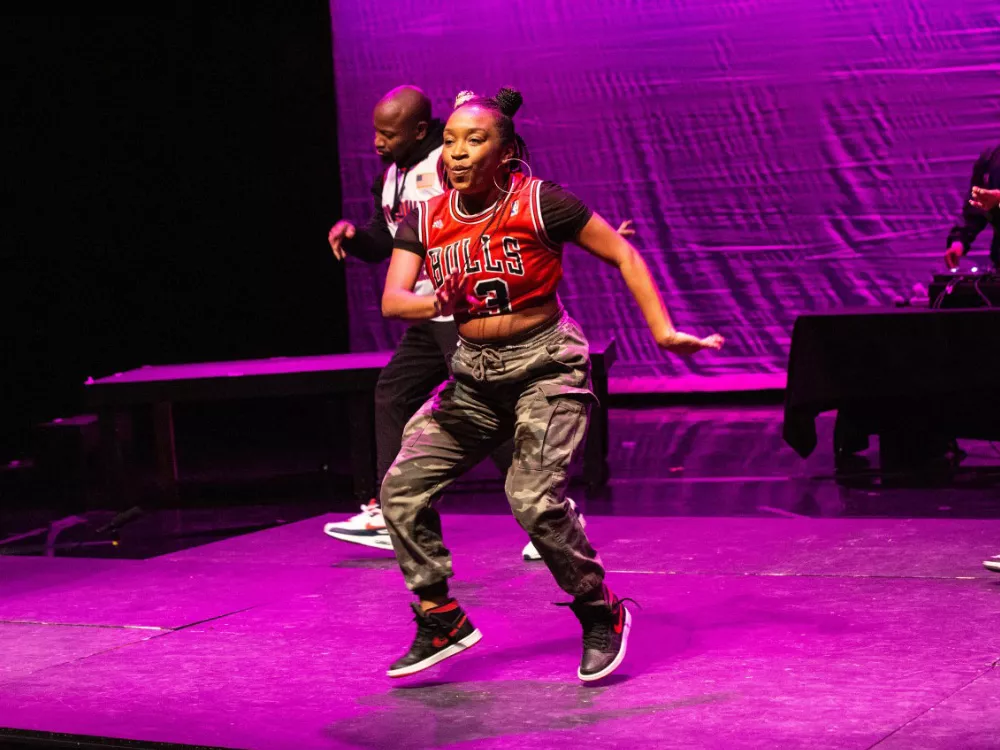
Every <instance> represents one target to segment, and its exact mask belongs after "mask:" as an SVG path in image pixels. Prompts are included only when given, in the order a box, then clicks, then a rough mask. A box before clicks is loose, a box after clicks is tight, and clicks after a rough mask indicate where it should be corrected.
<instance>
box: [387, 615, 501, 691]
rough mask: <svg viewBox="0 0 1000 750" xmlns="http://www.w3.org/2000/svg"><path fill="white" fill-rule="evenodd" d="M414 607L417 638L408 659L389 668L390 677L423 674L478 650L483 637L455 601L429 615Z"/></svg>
mask: <svg viewBox="0 0 1000 750" xmlns="http://www.w3.org/2000/svg"><path fill="white" fill-rule="evenodd" d="M411 606H412V607H413V611H414V613H415V614H416V617H414V618H413V619H414V620H416V623H417V635H416V637H415V638H414V639H413V644H412V645H411V646H410V650H409V651H408V652H407V654H406V656H404V657H403V658H401V659H398V660H396V661H395V662H393V664H392V666H390V667H389V671H388V672H387V674H388V675H389V676H390V677H406V676H407V675H411V674H416V673H417V672H422V671H423V670H425V669H427V668H428V667H433V666H434V665H435V664H437V663H439V662H442V661H444V660H445V659H447V658H448V657H450V656H455V654H460V653H461V652H463V651H465V649H467V648H470V647H472V646H475V645H476V644H477V643H479V641H480V640H481V639H482V637H483V634H482V633H480V632H479V631H478V630H477V629H476V627H475V626H474V625H473V624H472V621H471V620H469V616H468V615H467V614H465V611H464V610H463V609H462V608H461V607H460V606H459V604H458V602H457V601H455V600H454V599H451V600H450V601H448V602H446V603H445V604H442V605H441V606H440V607H435V608H434V609H430V610H427V611H426V612H424V611H423V610H422V609H421V608H420V605H419V604H412V605H411Z"/></svg>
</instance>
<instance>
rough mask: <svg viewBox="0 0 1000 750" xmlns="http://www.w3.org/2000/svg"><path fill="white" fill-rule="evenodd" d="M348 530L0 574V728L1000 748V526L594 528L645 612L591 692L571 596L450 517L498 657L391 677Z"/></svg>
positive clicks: (159, 735) (371, 569) (822, 523)
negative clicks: (995, 561) (580, 670)
mask: <svg viewBox="0 0 1000 750" xmlns="http://www.w3.org/2000/svg"><path fill="white" fill-rule="evenodd" d="M342 517H343V516H342V514H339V513H338V514H336V515H331V516H328V517H317V518H311V519H307V520H304V521H299V522H296V523H292V524H287V525H284V526H279V527H276V528H271V529H267V530H264V531H258V532H255V533H250V534H246V535H243V536H238V537H233V538H230V539H225V540H223V541H219V542H215V543H212V544H207V545H204V546H200V547H195V548H191V549H186V550H183V551H180V552H176V553H173V554H169V555H163V556H160V557H155V558H151V559H146V560H107V559H87V558H64V557H53V558H46V557H15V556H4V557H0V594H2V596H0V726H3V727H9V728H15V729H18V730H32V731H35V732H59V733H68V734H73V735H89V736H93V737H116V738H127V739H134V740H141V741H145V742H163V743H181V744H196V745H202V746H216V747H238V748H289V749H294V748H347V747H355V748H392V749H393V750H402V749H403V748H424V747H439V746H447V747H484V748H514V747H517V748H524V747H546V748H548V747H567V748H580V747H620V746H628V747H657V748H760V747H781V748H796V747H809V748H817V747H818V748H858V749H861V748H870V747H872V746H874V745H876V744H877V745H878V747H879V748H914V747H919V748H941V749H942V750H944V749H945V748H947V749H948V750H955V749H956V748H961V749H963V750H971V749H973V748H984V749H985V748H997V747H1000V707H998V704H997V701H996V695H997V693H998V691H1000V671H998V670H997V668H996V664H997V660H998V657H1000V630H998V628H997V625H996V623H997V610H998V608H1000V576H991V574H990V573H988V572H987V571H985V570H983V569H982V567H981V565H980V561H981V560H982V559H983V557H984V556H989V555H991V554H995V553H996V552H998V551H1000V521H996V520H969V519H885V518H839V519H834V518H814V519H810V518H802V517H796V518H793V517H771V518H766V517H764V518H762V517H756V518H752V517H751V518H727V517H721V518H720V517H716V518H691V517H655V518H654V517H620V516H618V517H615V516H592V517H591V519H590V530H591V534H592V537H593V540H594V542H595V545H596V546H597V547H598V548H599V550H600V551H601V554H602V556H603V558H604V560H605V563H606V564H607V566H608V568H609V571H611V572H610V576H609V582H610V583H611V585H612V586H613V587H614V588H615V589H616V590H617V591H619V592H620V593H621V594H622V595H624V596H631V597H634V598H635V599H637V600H638V601H639V603H640V604H641V605H642V609H641V610H636V612H635V624H634V630H633V638H632V641H631V645H630V649H629V655H628V657H627V659H626V661H625V663H624V665H623V667H622V668H621V669H620V671H619V672H618V673H617V674H616V675H615V676H614V677H613V678H611V679H610V680H609V681H607V682H605V683H603V684H598V685H597V686H593V687H584V686H582V685H581V684H580V683H579V682H578V681H577V679H576V677H575V670H576V665H577V660H578V656H579V649H580V641H579V631H578V625H577V623H576V621H575V619H574V618H573V616H572V615H571V614H570V613H569V612H568V611H567V610H565V609H563V608H557V607H554V606H552V602H556V601H562V600H564V596H563V595H562V594H561V592H559V591H558V590H557V589H556V587H555V586H554V584H553V583H552V581H551V579H550V577H549V575H548V573H547V571H546V570H545V569H544V567H542V566H541V565H540V564H529V563H524V562H522V561H521V560H520V557H519V550H520V548H521V546H522V544H523V542H524V541H525V540H524V537H523V535H522V533H521V531H520V530H519V529H518V528H517V527H516V525H515V523H514V522H513V520H512V519H511V518H510V517H507V516H502V515H487V514H481V515H471V514H466V515H459V514H455V513H449V514H447V515H446V516H445V531H446V535H447V540H448V542H449V546H450V547H451V548H452V551H453V552H454V554H455V557H456V573H457V575H456V580H455V583H454V587H453V589H454V592H455V593H456V594H457V595H458V596H459V597H460V599H461V600H462V602H463V603H464V604H465V605H466V607H467V608H468V610H469V611H470V614H471V616H472V617H473V619H474V621H475V623H476V625H477V626H478V627H479V628H480V629H481V630H482V632H483V634H484V639H483V641H482V642H481V643H480V644H479V645H477V646H476V647H475V648H474V649H472V650H471V651H469V652H468V653H466V654H464V655H461V656H459V657H457V658H455V659H452V660H450V661H449V662H446V663H445V664H443V665H441V666H439V667H437V668H435V669H432V670H430V671H428V672H425V673H424V674H423V675H420V676H416V677H414V678H410V679H407V680H401V681H390V680H389V679H387V678H386V677H385V676H384V671H385V668H386V666H387V664H388V663H389V662H390V661H392V660H393V659H394V658H395V657H397V656H398V655H400V654H401V653H402V651H404V650H405V647H406V646H407V645H408V642H409V639H410V637H411V635H412V627H413V626H412V623H411V621H410V616H409V615H408V612H409V610H408V607H407V603H408V601H409V598H408V596H407V594H406V592H405V591H404V590H403V587H402V583H401V579H400V576H399V574H398V572H397V570H396V569H395V565H394V563H393V562H392V560H391V558H390V556H389V555H388V554H387V553H383V552H378V551H374V550H368V549H366V548H363V547H356V546H350V545H345V544H341V543H338V542H335V541H333V540H330V539H328V538H327V537H325V536H324V535H323V534H322V531H321V528H322V525H323V522H324V521H325V520H328V519H329V518H337V519H340V518H342ZM14 734H15V735H17V736H19V737H20V738H21V740H22V741H23V742H27V738H29V735H25V734H23V733H14ZM8 736H9V733H8ZM0 744H3V740H0ZM5 746H6V745H5ZM23 746H30V745H29V744H25V745H23ZM90 746H100V745H99V744H97V745H93V744H92V745H90ZM119 746H120V745H119Z"/></svg>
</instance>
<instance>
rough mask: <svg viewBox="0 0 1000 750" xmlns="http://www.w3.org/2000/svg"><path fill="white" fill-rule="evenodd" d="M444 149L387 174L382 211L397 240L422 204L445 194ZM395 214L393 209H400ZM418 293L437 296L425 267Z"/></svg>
mask: <svg viewBox="0 0 1000 750" xmlns="http://www.w3.org/2000/svg"><path fill="white" fill-rule="evenodd" d="M441 150H442V147H441V146H438V147H437V148H436V149H434V150H433V151H431V152H430V153H429V154H427V156H426V157H425V158H424V159H423V160H422V161H419V162H417V163H416V164H414V165H413V166H412V167H410V168H409V169H399V167H397V166H396V165H395V164H393V165H391V166H390V167H389V168H388V169H387V170H386V171H385V182H384V184H383V185H382V212H383V214H384V215H385V223H386V226H388V227H389V233H390V234H391V235H392V236H393V237H395V236H396V229H397V228H398V227H399V222H401V221H402V220H403V218H404V217H405V216H406V215H407V214H408V213H409V212H410V211H412V210H413V209H414V208H416V206H417V204H418V203H423V202H424V201H426V200H430V199H431V198H433V197H435V196H437V195H441V193H443V192H444V186H443V185H442V184H441V175H440V173H439V172H438V165H439V163H440V161H441ZM397 205H398V208H397V209H396V212H395V214H394V213H393V210H392V209H393V207H394V206H397ZM413 291H414V292H415V293H417V294H433V293H434V284H432V283H431V280H430V278H428V276H427V271H426V270H425V269H424V267H423V265H421V267H420V276H419V277H417V284H416V286H415V287H414V288H413ZM450 320H452V318H450V317H447V318H434V321H435V322H437V323H444V322H448V321H450Z"/></svg>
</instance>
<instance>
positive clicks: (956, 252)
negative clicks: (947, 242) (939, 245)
mask: <svg viewBox="0 0 1000 750" xmlns="http://www.w3.org/2000/svg"><path fill="white" fill-rule="evenodd" d="M964 253H965V248H964V247H963V246H962V243H961V242H952V243H951V247H949V248H948V249H947V250H946V251H945V254H944V264H945V265H946V266H948V268H950V269H951V270H952V271H954V270H955V269H956V268H958V264H959V262H960V261H961V260H962V255H963V254H964Z"/></svg>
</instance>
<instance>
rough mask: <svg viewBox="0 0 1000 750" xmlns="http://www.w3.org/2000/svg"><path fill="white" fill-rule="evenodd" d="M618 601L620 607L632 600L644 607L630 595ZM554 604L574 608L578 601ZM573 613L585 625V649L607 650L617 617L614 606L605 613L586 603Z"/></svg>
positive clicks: (640, 607)
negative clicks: (593, 608) (594, 609)
mask: <svg viewBox="0 0 1000 750" xmlns="http://www.w3.org/2000/svg"><path fill="white" fill-rule="evenodd" d="M617 602H618V606H619V607H621V606H622V605H624V604H625V602H631V603H632V604H634V605H635V606H636V607H638V608H639V609H642V605H641V604H639V602H637V601H636V600H635V599H633V598H632V597H630V596H627V597H625V598H624V599H618V600H617ZM553 604H555V605H556V606H557V607H570V608H573V605H574V604H576V602H553ZM573 614H575V615H576V616H577V619H579V620H580V625H582V626H583V647H584V648H585V649H594V650H597V651H607V650H608V647H609V645H610V643H611V630H612V627H613V626H614V623H615V619H616V618H615V616H614V609H613V608H612V606H609V607H608V611H607V612H606V613H604V612H601V611H600V610H597V611H593V610H592V608H590V607H587V606H586V605H584V607H583V608H573Z"/></svg>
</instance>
